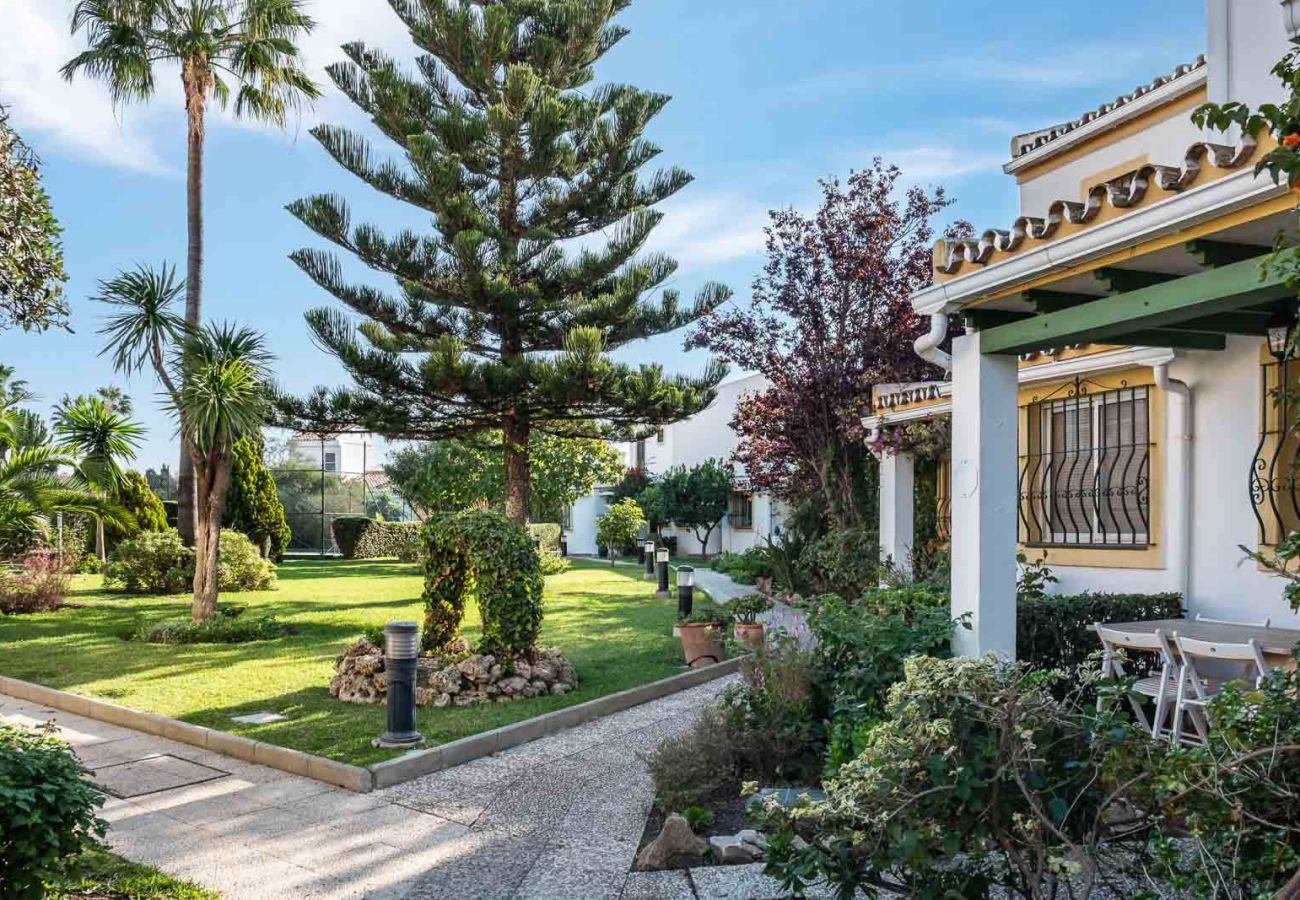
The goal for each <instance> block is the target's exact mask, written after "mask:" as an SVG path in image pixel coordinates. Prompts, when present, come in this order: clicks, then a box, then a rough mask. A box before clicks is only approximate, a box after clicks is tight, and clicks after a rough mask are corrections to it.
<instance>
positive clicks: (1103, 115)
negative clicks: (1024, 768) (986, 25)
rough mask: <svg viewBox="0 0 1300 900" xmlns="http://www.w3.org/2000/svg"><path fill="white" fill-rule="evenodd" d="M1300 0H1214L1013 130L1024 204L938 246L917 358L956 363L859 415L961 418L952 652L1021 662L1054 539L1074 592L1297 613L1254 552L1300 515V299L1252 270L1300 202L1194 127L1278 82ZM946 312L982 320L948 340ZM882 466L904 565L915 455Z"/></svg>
mask: <svg viewBox="0 0 1300 900" xmlns="http://www.w3.org/2000/svg"><path fill="white" fill-rule="evenodd" d="M1287 12H1288V9H1287V5H1286V4H1283V8H1282V9H1281V10H1280V9H1279V5H1278V4H1277V3H1274V2H1259V3H1254V2H1252V3H1243V2H1230V0H1210V2H1209V3H1208V16H1207V53H1206V55H1205V56H1204V57H1202V58H1199V59H1198V60H1196V61H1195V62H1193V63H1190V64H1188V65H1185V66H1181V67H1179V68H1178V69H1176V70H1174V71H1173V72H1171V73H1169V74H1167V75H1166V76H1163V77H1161V78H1160V79H1157V80H1156V81H1154V82H1152V83H1151V84H1149V85H1145V86H1142V87H1140V88H1139V89H1137V90H1136V91H1135V92H1134V93H1133V94H1131V95H1128V96H1125V97H1122V98H1119V99H1118V100H1116V101H1113V102H1111V103H1108V104H1106V105H1105V106H1102V107H1100V108H1098V109H1097V110H1094V111H1092V112H1090V113H1088V114H1087V115H1085V116H1083V117H1081V118H1079V119H1077V120H1074V121H1072V122H1068V123H1063V124H1061V125H1057V126H1053V127H1051V128H1047V129H1043V130H1041V131H1038V132H1034V133H1031V134H1028V135H1022V136H1019V137H1017V138H1016V139H1014V140H1013V142H1012V158H1011V160H1010V161H1009V162H1008V163H1007V164H1006V166H1005V167H1004V169H1005V171H1006V173H1007V174H1008V175H1010V176H1012V177H1013V178H1015V180H1016V185H1017V189H1018V192H1019V196H1020V207H1021V216H1020V217H1019V218H1017V219H1016V220H1015V221H1014V222H1012V223H1006V225H1004V226H1002V227H1001V228H997V229H991V230H989V231H986V232H983V233H982V234H978V235H976V236H975V238H974V239H972V240H970V241H963V242H955V243H952V244H945V243H942V242H941V243H940V245H939V246H937V247H936V252H935V283H934V285H933V286H932V287H930V288H928V289H926V290H924V291H922V292H920V293H918V294H917V295H916V296H915V297H914V299H913V303H914V307H915V309H916V310H917V311H918V312H920V313H923V314H926V315H929V316H931V320H930V321H931V331H930V333H929V334H928V335H925V336H923V337H922V338H920V339H919V340H918V341H917V351H918V352H919V353H921V354H922V355H923V356H924V357H925V358H927V359H930V360H932V361H936V362H939V363H940V364H941V365H944V367H945V368H947V369H948V370H949V372H950V376H949V379H948V380H946V381H944V382H937V383H932V384H925V385H882V386H879V387H877V389H876V391H875V401H876V406H875V409H876V412H877V414H876V415H874V416H872V417H871V418H870V419H868V420H866V422H865V424H866V425H867V426H868V428H869V429H883V428H889V427H891V426H894V425H897V424H899V423H903V422H907V421H911V420H916V419H930V418H937V419H946V420H948V421H949V422H950V429H949V433H950V435H951V444H952V448H951V456H950V459H949V460H948V461H947V462H946V464H945V465H944V466H943V467H942V468H941V471H942V472H943V473H944V483H943V484H941V486H940V491H939V494H940V504H941V517H942V518H943V519H944V520H945V531H946V533H948V534H949V535H950V542H951V552H952V565H953V575H952V578H953V581H952V598H953V599H952V603H953V611H954V613H955V614H958V615H961V614H970V615H971V617H972V622H973V626H974V627H973V628H972V629H971V630H969V631H959V634H958V640H959V642H960V645H959V649H960V650H961V651H962V652H964V653H970V654H977V653H985V652H999V653H1004V654H1008V655H1014V651H1015V590H1016V575H1017V572H1016V563H1015V555H1016V553H1017V551H1023V552H1025V553H1026V554H1028V555H1029V556H1030V557H1031V558H1034V559H1037V558H1039V557H1040V556H1043V557H1045V558H1046V561H1047V563H1048V564H1049V565H1050V566H1051V567H1052V569H1053V570H1054V572H1055V573H1056V575H1057V576H1058V577H1059V578H1060V583H1059V584H1058V585H1056V586H1055V590H1057V591H1060V592H1064V593H1077V592H1081V591H1089V590H1095V591H1116V592H1130V591H1131V592H1157V591H1177V592H1180V593H1182V594H1183V596H1184V603H1185V605H1186V606H1187V608H1188V611H1189V614H1195V613H1201V614H1204V615H1208V616H1213V617H1217V618H1224V619H1232V620H1237V621H1262V620H1263V619H1265V618H1269V619H1271V620H1272V622H1273V623H1274V624H1275V625H1283V626H1286V627H1292V628H1296V627H1300V617H1297V616H1296V615H1295V614H1293V613H1292V612H1291V611H1290V609H1289V607H1288V605H1287V604H1286V602H1285V601H1284V600H1283V598H1282V585H1281V583H1280V581H1279V580H1278V579H1277V578H1276V577H1274V576H1271V575H1269V574H1268V573H1267V572H1265V571H1262V570H1261V569H1260V568H1259V567H1258V566H1257V565H1256V564H1255V563H1254V562H1250V561H1245V560H1244V553H1243V551H1242V550H1241V549H1240V548H1241V547H1247V548H1249V549H1251V550H1259V551H1262V552H1265V553H1267V552H1268V551H1269V549H1270V548H1272V547H1275V546H1276V545H1277V544H1278V543H1279V542H1280V541H1281V540H1282V539H1283V538H1284V537H1285V536H1286V534H1288V533H1289V532H1292V531H1295V530H1300V478H1298V477H1297V470H1296V462H1297V458H1300V453H1297V450H1298V449H1300V447H1298V446H1297V443H1298V442H1297V438H1296V426H1297V421H1298V420H1300V415H1298V413H1300V392H1296V391H1295V385H1296V384H1297V381H1300V364H1298V363H1296V362H1295V361H1291V362H1279V360H1278V359H1276V358H1275V357H1274V356H1273V355H1272V354H1270V352H1269V350H1268V346H1267V341H1266V335H1267V332H1268V329H1269V327H1270V326H1272V327H1274V328H1276V327H1277V326H1278V325H1279V324H1280V323H1281V324H1286V325H1291V324H1293V323H1294V320H1295V315H1296V298H1295V293H1294V292H1293V291H1290V290H1288V289H1287V288H1286V287H1285V285H1284V284H1281V283H1279V282H1278V280H1277V279H1269V278H1261V274H1260V273H1261V268H1260V261H1261V260H1262V259H1264V258H1265V256H1266V255H1267V254H1268V253H1269V252H1270V250H1271V248H1272V245H1273V240H1274V237H1275V236H1276V235H1277V234H1278V233H1279V232H1285V233H1287V234H1288V235H1289V236H1290V238H1291V240H1292V241H1295V239H1296V238H1297V234H1296V232H1297V228H1296V212H1295V207H1296V198H1295V197H1294V196H1293V195H1291V194H1290V192H1288V190H1287V188H1286V186H1285V185H1282V186H1280V187H1279V186H1277V185H1275V184H1274V183H1273V181H1272V179H1271V178H1270V177H1269V176H1268V175H1267V174H1263V175H1260V176H1259V177H1256V176H1255V174H1254V168H1255V164H1256V162H1257V161H1258V160H1259V158H1260V157H1261V156H1262V155H1263V154H1264V153H1266V152H1267V151H1268V150H1269V149H1270V148H1271V147H1272V146H1273V144H1272V138H1270V137H1269V136H1268V135H1261V136H1260V137H1259V140H1258V141H1255V140H1253V139H1251V138H1250V137H1249V136H1243V135H1240V134H1235V133H1233V134H1227V135H1224V134H1219V133H1204V132H1202V131H1201V130H1199V129H1197V128H1196V127H1195V126H1194V125H1193V123H1192V121H1191V112H1192V110H1194V109H1195V108H1196V107H1197V106H1199V105H1200V104H1202V103H1204V102H1206V101H1207V100H1210V101H1216V102H1224V101H1227V100H1238V101H1242V102H1244V103H1247V104H1249V105H1251V106H1258V105H1259V104H1260V103H1263V102H1277V101H1279V100H1280V99H1281V97H1282V88H1281V87H1280V85H1279V84H1278V83H1277V81H1276V79H1275V78H1274V77H1273V76H1272V75H1270V73H1269V70H1270V69H1271V67H1272V66H1273V64H1274V63H1275V62H1276V61H1277V60H1278V59H1280V58H1281V57H1282V56H1283V55H1284V54H1285V53H1286V52H1287V51H1288V49H1289V44H1288V39H1289V38H1291V37H1294V35H1293V34H1292V33H1291V31H1290V30H1289V28H1288V24H1287V20H1286V19H1285V18H1284V17H1285V15H1286V13H1287ZM1076 14H1077V15H1079V16H1081V17H1082V16H1086V11H1077V12H1076ZM1178 14H1186V15H1190V14H1192V11H1191V9H1190V8H1188V9H1182V10H1180V11H1179V13H1178ZM1098 64H1099V65H1103V64H1104V61H1102V60H1099V61H1098ZM985 111H986V112H995V111H996V110H995V109H986V110H985ZM1007 225H1009V226H1010V227H1007ZM953 316H960V317H962V318H963V319H964V320H965V322H966V325H967V329H966V333H965V334H963V335H961V336H959V337H956V338H955V339H954V340H953V341H952V343H951V353H948V352H945V351H944V350H942V349H941V347H943V346H947V345H946V343H945V339H946V332H947V330H948V325H949V322H950V317H953ZM1292 393H1295V394H1296V396H1294V397H1292V396H1291V394H1292ZM882 463H883V464H882V470H881V471H882V478H881V490H882V498H881V499H882V502H881V526H880V527H881V536H882V545H883V551H884V552H885V553H887V554H889V555H891V556H892V557H893V558H894V559H895V560H896V561H897V560H904V559H906V558H907V554H908V552H909V550H910V544H911V540H912V534H911V527H912V525H911V516H912V510H913V506H912V503H913V495H912V492H913V486H912V478H911V471H912V469H911V466H912V461H911V460H910V459H909V458H908V457H907V455H906V454H905V453H904V454H899V455H897V456H894V457H887V458H886V459H885V460H883V461H882Z"/></svg>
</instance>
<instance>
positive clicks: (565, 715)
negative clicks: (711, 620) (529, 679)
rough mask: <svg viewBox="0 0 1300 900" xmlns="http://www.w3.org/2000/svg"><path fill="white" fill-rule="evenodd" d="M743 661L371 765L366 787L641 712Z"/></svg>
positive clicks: (674, 677) (399, 781)
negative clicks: (604, 718) (643, 706)
mask: <svg viewBox="0 0 1300 900" xmlns="http://www.w3.org/2000/svg"><path fill="white" fill-rule="evenodd" d="M742 661H743V657H735V658H733V659H728V660H725V661H723V662H720V663H717V664H715V665H712V666H705V667H704V668H701V669H693V670H691V671H689V672H683V673H682V674H680V675H670V676H669V677H667V678H661V679H660V680H658V681H652V682H650V683H649V684H642V685H639V686H637V687H634V688H629V689H628V690H626V691H619V692H618V693H616V694H606V695H605V696H603V697H597V698H596V699H594V700H588V701H586V702H585V703H578V704H575V705H573V706H566V707H565V708H563V709H557V710H555V711H554V712H549V713H543V714H542V715H540V716H533V717H532V718H531V719H524V720H523V721H522V722H515V723H513V724H511V725H503V726H502V727H500V728H494V729H493V730H491V731H484V732H482V733H480V734H472V735H469V736H468V737H463V738H460V739H459V740H455V741H451V742H450V743H447V744H442V745H440V746H437V747H430V748H429V749H427V750H412V751H411V752H409V753H407V754H405V755H403V756H399V757H397V758H396V759H389V760H385V761H383V762H379V763H372V764H371V765H370V766H369V767H368V768H369V771H370V775H371V781H372V784H373V786H374V787H375V788H386V787H392V786H393V785H395V784H402V783H403V782H406V781H411V780H412V779H415V778H419V777H420V776H422V775H429V774H432V773H434V772H441V771H443V770H444V769H450V768H451V767H453V766H459V765H462V764H464V763H467V762H470V761H472V760H475V759H480V758H481V757H484V756H491V755H492V754H493V753H499V752H501V751H502V750H508V749H510V748H511V747H517V746H519V745H520V744H526V743H528V742H529V741H535V740H537V739H538V738H542V737H545V736H546V735H549V734H555V733H556V732H559V731H563V730H565V729H566V728H573V727H575V726H577V725H583V724H586V723H587V722H590V721H592V720H593V719H598V718H600V717H601V716H608V715H612V714H613V713H616V712H622V711H623V710H626V709H631V708H632V707H634V706H640V705H641V704H642V703H649V702H650V701H651V700H659V699H661V698H663V697H667V696H669V695H670V694H676V693H678V692H680V691H685V690H689V689H690V688H693V687H699V686H700V685H702V684H707V683H708V682H710V681H713V680H715V679H718V678H723V677H725V676H727V675H731V674H733V673H734V672H738V671H740V665H741V662H742Z"/></svg>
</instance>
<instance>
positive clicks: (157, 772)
mask: <svg viewBox="0 0 1300 900" xmlns="http://www.w3.org/2000/svg"><path fill="white" fill-rule="evenodd" d="M229 774H230V773H228V772H223V771H221V770H220V769H214V768H211V767H210V766H203V765H199V764H198V763H193V762H190V761H189V760H187V759H181V758H180V757H177V756H168V755H166V754H163V755H159V756H147V757H145V758H144V759H137V760H133V761H131V762H120V763H114V764H112V765H108V766H103V767H100V768H97V769H94V770H92V774H91V778H92V780H93V781H94V782H95V784H96V785H98V786H99V787H100V788H101V789H103V790H104V791H105V792H107V793H108V794H111V795H112V796H114V797H118V798H120V799H123V800H130V799H131V798H132V797H142V796H144V795H145V794H156V793H158V792H160V791H169V790H172V789H174V788H179V787H187V786H189V785H192V784H202V783H203V782H205V781H214V780H216V779H218V778H226V777H228V776H229Z"/></svg>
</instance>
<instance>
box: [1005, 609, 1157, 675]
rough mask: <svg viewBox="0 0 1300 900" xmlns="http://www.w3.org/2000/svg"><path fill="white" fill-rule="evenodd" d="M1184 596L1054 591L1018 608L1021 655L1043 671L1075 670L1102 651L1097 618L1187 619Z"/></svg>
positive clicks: (1132, 620) (1017, 635)
mask: <svg viewBox="0 0 1300 900" xmlns="http://www.w3.org/2000/svg"><path fill="white" fill-rule="evenodd" d="M1182 617H1183V597H1182V595H1181V594H1094V593H1085V594H1052V595H1046V596H1042V597H1039V598H1038V599H1033V600H1021V601H1020V603H1019V604H1018V605H1017V607H1016V658H1017V659H1018V660H1020V661H1021V662H1025V663H1029V664H1030V665H1031V666H1034V667H1035V668H1040V669H1059V668H1073V667H1075V666H1078V665H1081V664H1083V663H1084V662H1086V661H1087V659H1088V656H1089V655H1091V654H1092V653H1095V652H1096V651H1098V650H1100V649H1101V644H1100V643H1099V642H1098V641H1097V632H1095V631H1094V630H1093V627H1092V626H1093V623H1095V622H1141V621H1145V620H1149V619H1181V618H1182Z"/></svg>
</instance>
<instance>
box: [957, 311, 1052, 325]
mask: <svg viewBox="0 0 1300 900" xmlns="http://www.w3.org/2000/svg"><path fill="white" fill-rule="evenodd" d="M1033 315H1034V314H1033V313H1025V312H1014V311H1012V310H1009V309H967V310H963V311H962V314H961V317H962V318H963V319H965V320H966V324H967V325H968V326H970V327H972V328H981V329H982V328H996V327H997V326H999V325H1008V324H1010V323H1012V322H1020V321H1023V320H1025V319H1031V318H1033Z"/></svg>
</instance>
